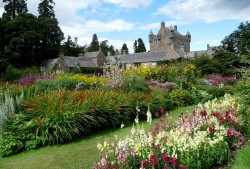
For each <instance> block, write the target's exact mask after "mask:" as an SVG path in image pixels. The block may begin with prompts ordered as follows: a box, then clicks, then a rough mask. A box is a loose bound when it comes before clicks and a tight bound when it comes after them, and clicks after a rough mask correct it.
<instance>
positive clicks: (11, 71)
mask: <svg viewBox="0 0 250 169" xmlns="http://www.w3.org/2000/svg"><path fill="white" fill-rule="evenodd" d="M38 73H39V69H38V68H37V67H35V66H33V67H30V68H26V69H17V68H14V67H13V66H12V65H9V66H8V67H7V69H6V71H5V74H4V77H3V80H5V81H10V82H17V81H18V80H19V79H20V78H21V77H23V76H26V75H28V74H38Z"/></svg>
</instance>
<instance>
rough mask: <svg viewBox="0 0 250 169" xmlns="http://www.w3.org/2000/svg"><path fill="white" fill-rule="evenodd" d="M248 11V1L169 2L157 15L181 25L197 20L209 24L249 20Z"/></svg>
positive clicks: (249, 6) (195, 0)
mask: <svg viewBox="0 0 250 169" xmlns="http://www.w3.org/2000/svg"><path fill="white" fill-rule="evenodd" d="M249 11H250V3H249V0H240V1H238V0H237V1H235V0H216V1H207V0H170V1H169V2H168V3H167V4H166V5H165V6H163V7H161V8H159V9H158V11H157V14H162V15H167V16H169V17H171V18H175V19H176V20H177V21H178V22H183V23H191V22H195V21H198V20H203V21H205V22H207V23H211V22H217V21H222V20H228V19H236V20H240V21H242V20H243V21H245V20H250V15H249Z"/></svg>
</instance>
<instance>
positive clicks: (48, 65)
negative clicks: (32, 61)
mask: <svg viewBox="0 0 250 169" xmlns="http://www.w3.org/2000/svg"><path fill="white" fill-rule="evenodd" d="M58 59H59V58H55V59H48V60H45V61H43V63H42V64H41V65H40V67H44V69H45V70H44V72H47V71H50V70H51V69H53V67H54V66H55V64H56V63H58Z"/></svg>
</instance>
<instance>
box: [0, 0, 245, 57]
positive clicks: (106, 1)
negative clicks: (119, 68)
mask: <svg viewBox="0 0 250 169" xmlns="http://www.w3.org/2000/svg"><path fill="white" fill-rule="evenodd" d="M54 2H55V6H54V11H55V15H56V18H57V19H58V21H59V26H60V28H61V29H62V31H63V33H64V36H65V39H67V36H68V35H70V36H71V38H72V39H74V37H77V38H78V44H79V45H89V44H90V43H91V41H92V36H93V34H96V35H97V37H98V40H99V41H104V40H108V45H113V46H114V47H115V49H118V50H120V49H121V47H122V44H123V43H126V44H127V46H128V48H129V53H134V50H133V43H134V42H135V40H137V39H138V38H141V39H142V40H143V42H144V44H145V46H146V49H147V51H149V50H150V49H149V42H148V35H149V32H150V31H151V30H152V31H153V33H154V34H157V33H158V31H159V29H160V23H161V22H162V21H164V22H165V26H166V27H170V26H174V25H177V28H178V31H179V32H180V33H181V34H183V35H185V34H186V32H187V31H189V32H190V33H191V36H192V39H191V51H196V50H204V49H206V48H207V44H209V45H210V46H218V45H220V44H221V41H222V40H223V39H224V38H225V37H226V36H228V35H229V34H230V33H232V32H233V31H234V30H236V29H237V27H238V26H239V24H240V23H241V22H246V21H250V0H212V1H208V0H54ZM38 3H40V0H27V4H28V12H30V13H32V14H34V15H38V12H37V7H38ZM4 5H5V4H4V3H3V1H1V2H0V16H1V15H2V13H3V12H4Z"/></svg>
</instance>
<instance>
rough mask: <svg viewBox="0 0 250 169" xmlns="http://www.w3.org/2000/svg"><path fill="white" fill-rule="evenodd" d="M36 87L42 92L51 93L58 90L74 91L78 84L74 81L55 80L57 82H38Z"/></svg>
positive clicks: (42, 80)
mask: <svg viewBox="0 0 250 169" xmlns="http://www.w3.org/2000/svg"><path fill="white" fill-rule="evenodd" d="M35 85H36V86H37V87H38V88H39V89H40V90H42V91H51V90H58V89H60V88H61V89H67V90H74V89H75V88H76V85H77V82H76V80H74V79H55V80H44V79H40V80H36V82H35Z"/></svg>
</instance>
